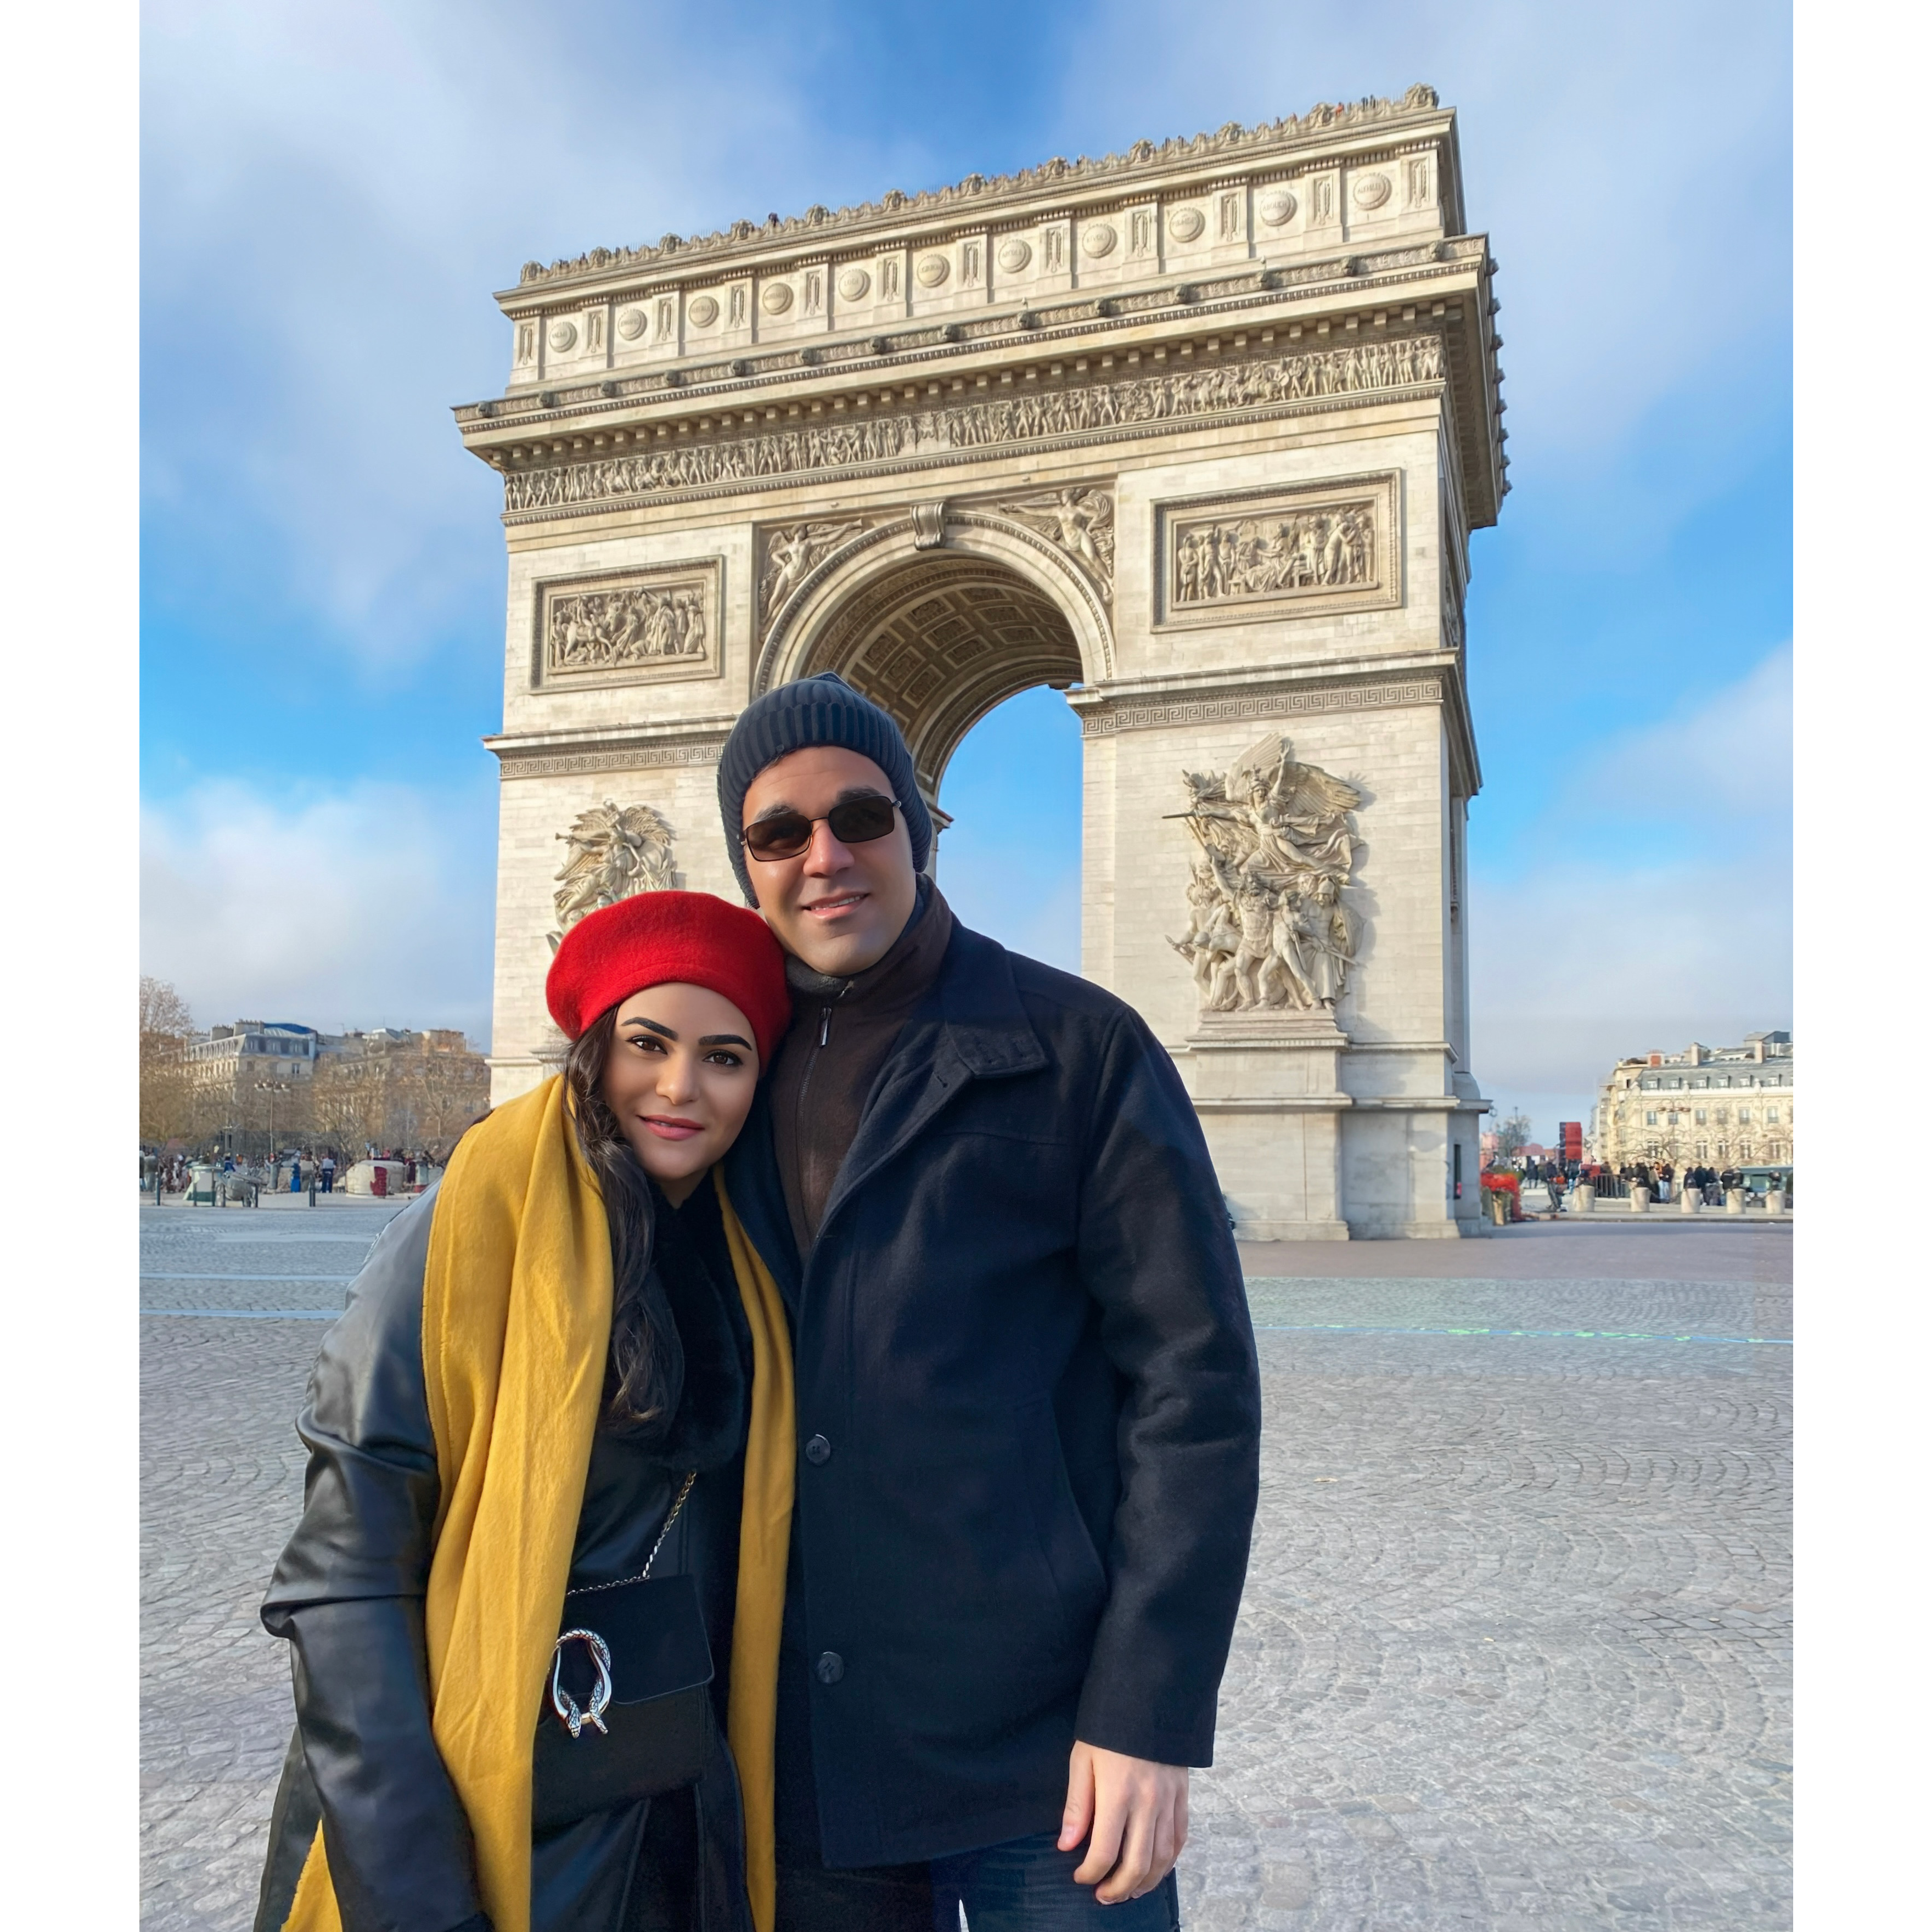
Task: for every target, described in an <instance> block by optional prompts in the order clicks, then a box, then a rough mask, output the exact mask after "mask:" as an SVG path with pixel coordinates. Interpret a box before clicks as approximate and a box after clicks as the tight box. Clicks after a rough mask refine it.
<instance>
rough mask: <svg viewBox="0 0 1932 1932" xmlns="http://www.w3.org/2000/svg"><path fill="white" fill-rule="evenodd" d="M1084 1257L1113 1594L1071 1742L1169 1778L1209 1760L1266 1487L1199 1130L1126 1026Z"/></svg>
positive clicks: (1221, 1217)
mask: <svg viewBox="0 0 1932 1932" xmlns="http://www.w3.org/2000/svg"><path fill="white" fill-rule="evenodd" d="M1079 1268H1080V1272H1081V1276H1082V1281H1083V1283H1084V1285H1085V1288H1086V1289H1087V1292H1088V1294H1089V1295H1091V1297H1092V1298H1093V1300H1094V1301H1095V1302H1096V1303H1097V1304H1098V1305H1099V1307H1100V1334H1101V1341H1102V1346H1103V1348H1104V1349H1105V1350H1106V1354H1107V1356H1108V1358H1109V1360H1110V1361H1112V1364H1113V1366H1114V1369H1115V1373H1117V1374H1118V1376H1120V1378H1121V1385H1122V1387H1121V1409H1120V1415H1119V1424H1118V1433H1117V1442H1118V1455H1119V1467H1120V1475H1121V1494H1120V1499H1119V1502H1118V1505H1117V1507H1116V1508H1115V1514H1114V1522H1113V1531H1112V1539H1111V1547H1110V1548H1109V1551H1108V1553H1107V1568H1108V1573H1109V1578H1110V1580H1111V1587H1110V1589H1109V1596H1108V1601H1107V1606H1106V1610H1104V1611H1103V1613H1102V1616H1101V1619H1100V1627H1099V1629H1098V1631H1097V1633H1096V1634H1095V1638H1094V1650H1093V1655H1092V1660H1091V1663H1090V1664H1089V1665H1088V1673H1087V1677H1086V1680H1085V1684H1084V1685H1083V1686H1082V1691H1081V1698H1080V1708H1079V1715H1078V1718H1077V1719H1076V1726H1075V1730H1076V1736H1079V1738H1081V1739H1083V1740H1084V1741H1085V1742H1087V1743H1089V1744H1092V1745H1099V1746H1100V1747H1101V1748H1103V1749H1104V1750H1108V1751H1124V1752H1126V1753H1127V1754H1130V1755H1131V1756H1133V1757H1142V1758H1151V1759H1152V1760H1155V1761H1156V1762H1157V1763H1163V1764H1183V1765H1206V1764H1210V1763H1213V1761H1214V1712H1215V1701H1216V1698H1217V1695H1218V1694H1219V1691H1220V1682H1221V1673H1222V1672H1223V1670H1224V1669H1225V1667H1226V1664H1227V1660H1228V1648H1229V1643H1230V1642H1231V1641H1232V1637H1233V1634H1234V1627H1235V1613H1236V1612H1237V1611H1238V1610H1239V1608H1240V1607H1241V1586H1242V1584H1243V1582H1244V1580H1245V1578H1246V1576H1247V1562H1248V1544H1249V1538H1250V1535H1251V1533H1252V1532H1253V1526H1254V1516H1255V1505H1256V1496H1257V1493H1258V1490H1259V1481H1260V1459H1261V1379H1260V1375H1259V1370H1258V1367H1257V1365H1256V1359H1255V1340H1254V1330H1253V1325H1252V1324H1251V1323H1250V1319H1249V1316H1248V1305H1247V1289H1246V1288H1245V1286H1244V1284H1243V1282H1242V1280H1241V1262H1240V1258H1239V1256H1238V1255H1237V1253H1236V1252H1235V1243H1234V1238H1233V1236H1232V1235H1231V1234H1230V1233H1229V1229H1228V1223H1227V1216H1226V1210H1225V1208H1223V1204H1222V1198H1221V1190H1220V1184H1219V1182H1218V1181H1217V1179H1216V1178H1215V1174H1214V1164H1213V1163H1212V1162H1211V1160H1210V1159H1209V1157H1208V1146H1207V1142H1206V1141H1205V1139H1204V1138H1203V1137H1202V1132H1201V1127H1200V1123H1199V1121H1198V1119H1197V1118H1196V1115H1195V1112H1194V1109H1193V1106H1192V1104H1191V1103H1190V1101H1189V1100H1188V1097H1187V1091H1186V1090H1185V1088H1183V1086H1182V1085H1181V1078H1180V1076H1179V1074H1178V1073H1177V1072H1176V1071H1175V1067H1174V1063H1173V1061H1172V1060H1171V1059H1170V1058H1169V1056H1168V1055H1167V1054H1166V1052H1164V1051H1163V1049H1162V1048H1161V1046H1160V1043H1159V1042H1158V1041H1157V1040H1155V1039H1154V1037H1153V1035H1152V1034H1150V1033H1149V1032H1148V1030H1147V1028H1146V1027H1145V1025H1144V1024H1143V1023H1142V1022H1141V1021H1140V1020H1139V1018H1138V1016H1134V1015H1132V1014H1128V1015H1125V1016H1122V1017H1121V1018H1120V1019H1118V1020H1117V1022H1115V1025H1114V1027H1113V1028H1112V1034H1111V1036H1110V1037H1109V1039H1108V1040H1107V1042H1106V1047H1105V1050H1104V1052H1103V1055H1102V1056H1101V1065H1100V1077H1099V1079H1098V1081H1097V1086H1096V1089H1095V1091H1094V1110H1093V1112H1092V1114H1091V1117H1090V1126H1089V1129H1088V1142H1087V1146H1086V1148H1085V1153H1084V1156H1083V1160H1082V1174H1081V1201H1080V1223H1079Z"/></svg>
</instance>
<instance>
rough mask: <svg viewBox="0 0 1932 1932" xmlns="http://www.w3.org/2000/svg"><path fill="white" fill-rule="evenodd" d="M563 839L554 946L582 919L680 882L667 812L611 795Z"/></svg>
mask: <svg viewBox="0 0 1932 1932" xmlns="http://www.w3.org/2000/svg"><path fill="white" fill-rule="evenodd" d="M674 836H675V835H674V834H673V832H672V830H671V829H670V824H669V823H668V822H667V820H666V819H665V817H664V814H662V813H661V812H660V811H657V810H656V809H655V808H654V807H652V806H651V805H619V804H618V803H617V802H616V800H615V799H605V800H604V802H603V803H602V804H601V805H592V807H591V808H590V809H589V811H583V812H579V813H578V814H577V820H576V823H574V824H573V825H572V826H571V828H570V829H569V830H568V832H559V833H558V834H557V837H558V838H559V840H560V841H562V843H563V844H565V845H566V846H567V847H568V848H569V850H568V853H567V854H566V856H565V859H564V862H563V867H562V870H561V871H559V872H558V874H556V881H557V886H556V893H555V895H554V898H553V903H554V904H555V905H556V932H553V933H552V934H551V935H550V947H551V949H552V950H555V949H556V944H557V942H558V941H559V940H560V939H561V938H562V937H563V935H565V933H566V932H568V931H569V930H570V929H571V927H572V926H574V925H575V924H576V923H577V921H578V920H579V919H581V918H583V916H584V914H585V913H592V912H598V911H601V910H602V908H603V907H605V906H609V905H615V904H616V903H617V901H619V899H627V898H630V896H631V895H632V894H633V893H634V892H662V891H663V890H664V889H666V888H667V887H668V886H674V885H676V883H677V874H676V870H675V868H673V865H672V862H671V845H672V841H673V838H674Z"/></svg>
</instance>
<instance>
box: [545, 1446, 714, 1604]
mask: <svg viewBox="0 0 1932 1932" xmlns="http://www.w3.org/2000/svg"><path fill="white" fill-rule="evenodd" d="M696 1481H697V1471H696V1470H695V1469H693V1470H691V1471H690V1472H689V1473H688V1474H687V1475H686V1476H685V1479H684V1487H683V1488H682V1489H681V1490H679V1491H678V1493H677V1501H676V1502H674V1503H673V1504H672V1505H671V1506H670V1515H669V1516H667V1517H665V1518H664V1527H663V1529H661V1530H659V1531H658V1540H657V1541H656V1542H655V1543H654V1544H652V1545H651V1553H650V1554H649V1556H646V1558H645V1559H644V1567H643V1569H642V1570H640V1571H638V1573H637V1575H636V1576H634V1577H619V1579H618V1580H617V1581H616V1583H580V1584H579V1585H578V1586H577V1588H576V1589H574V1590H566V1591H565V1592H564V1595H565V1596H566V1597H588V1596H591V1595H594V1594H595V1592H598V1591H599V1590H621V1589H623V1588H624V1586H625V1585H626V1584H628V1583H643V1582H644V1581H645V1580H646V1578H647V1577H649V1575H650V1574H651V1565H652V1564H653V1563H655V1562H656V1561H657V1560H658V1551H659V1550H661V1549H662V1548H663V1547H664V1538H666V1537H667V1536H668V1535H670V1526H671V1525H672V1524H673V1523H675V1522H676V1520H677V1517H678V1512H679V1511H680V1510H681V1509H682V1508H684V1499H685V1497H686V1496H689V1495H690V1493H691V1484H693V1483H694V1482H696Z"/></svg>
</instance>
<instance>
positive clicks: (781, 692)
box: [718, 670, 932, 905]
mask: <svg viewBox="0 0 1932 1932" xmlns="http://www.w3.org/2000/svg"><path fill="white" fill-rule="evenodd" d="M806 745H843V746H844V748H845V749H846V750H847V751H856V752H857V753H858V754H859V756H860V757H864V758H870V759H871V761H872V762H873V763H874V764H875V765H877V766H878V768H879V769H880V770H881V771H882V772H884V773H885V775H886V777H887V778H889V779H890V780H891V781H892V796H894V797H895V798H896V799H898V802H899V809H900V810H901V811H903V812H904V814H905V822H906V829H907V832H910V834H911V835H912V864H913V871H916V872H922V871H925V870H926V859H928V857H929V856H930V855H931V853H932V814H930V813H929V811H927V810H926V801H925V799H922V798H921V797H920V796H919V781H918V780H917V779H916V778H915V777H914V776H913V769H912V754H911V752H910V751H908V750H907V748H906V741H905V739H904V736H903V735H902V734H901V732H900V730H899V727H898V725H897V724H895V723H894V722H893V721H892V716H891V714H890V713H889V712H886V711H883V710H881V709H880V707H879V706H877V705H876V704H874V703H873V702H872V700H871V699H870V698H869V697H861V696H860V695H859V693H858V692H857V691H854V690H853V688H852V687H851V686H850V685H849V684H847V682H845V680H844V679H843V678H842V677H841V676H839V675H838V673H837V672H836V671H835V670H822V671H820V673H818V675H817V676H816V677H802V678H800V679H798V681H797V682H796V683H794V684H781V685H779V686H778V688H777V690H775V691H766V693H765V694H764V696H763V697H760V698H754V700H752V702H751V703H749V704H748V705H747V706H745V709H744V710H743V712H742V713H741V714H740V715H739V719H738V721H737V723H736V724H734V725H733V726H732V727H731V735H730V737H728V738H727V739H725V741H724V751H723V752H722V753H721V754H720V756H719V757H718V809H719V811H721V812H722V813H723V814H724V849H725V850H726V851H727V852H728V853H730V855H731V869H732V870H733V871H734V872H736V874H737V875H738V883H739V885H741V886H743V888H744V889H745V903H746V904H748V905H756V904H757V902H758V895H757V893H756V892H754V890H753V889H752V888H751V874H750V872H749V871H747V870H746V868H745V848H744V847H743V845H742V844H741V843H740V842H739V832H740V830H741V829H742V827H743V825H744V814H745V793H746V792H748V790H751V781H752V780H753V779H754V778H756V777H757V775H758V774H759V773H760V772H761V771H763V769H764V768H765V767H766V766H767V765H769V764H771V763H774V762H775V760H778V759H779V758H782V757H784V756H785V755H786V754H787V753H789V752H792V751H802V750H804V748H805V746H806Z"/></svg>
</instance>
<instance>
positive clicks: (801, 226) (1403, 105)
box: [517, 84, 1441, 290]
mask: <svg viewBox="0 0 1932 1932" xmlns="http://www.w3.org/2000/svg"><path fill="white" fill-rule="evenodd" d="M1440 107H1441V103H1440V101H1439V98H1438V96H1437V95H1436V90H1435V89H1434V88H1433V87H1430V86H1424V85H1421V84H1418V86H1414V87H1412V88H1410V89H1409V91H1408V92H1406V94H1405V95H1403V97H1402V98H1401V99H1400V101H1388V100H1382V99H1379V98H1373V97H1371V98H1364V99H1363V100H1361V101H1351V102H1349V103H1348V104H1346V105H1331V104H1328V103H1325V102H1323V103H1318V104H1316V106H1315V107H1311V108H1310V110H1308V112H1307V113H1306V114H1304V115H1292V114H1290V115H1285V116H1284V117H1283V118H1282V119H1280V120H1279V121H1263V122H1262V123H1260V124H1258V125H1257V126H1256V127H1243V126H1242V125H1241V123H1240V122H1239V121H1229V123H1228V124H1226V126H1225V127H1223V128H1221V129H1220V130H1219V132H1217V133H1213V134H1207V133H1202V134H1196V136H1194V137H1193V139H1191V140H1187V139H1179V138H1176V139H1172V140H1169V141H1163V142H1161V143H1160V145H1159V146H1158V147H1157V146H1156V145H1154V142H1151V141H1137V142H1135V144H1134V145H1133V146H1132V147H1131V148H1129V149H1128V150H1127V152H1126V153H1125V154H1107V155H1105V156H1103V157H1101V158H1100V159H1099V160H1088V159H1085V158H1084V157H1083V158H1082V159H1081V160H1076V161H1067V160H1060V159H1058V158H1055V160H1049V161H1046V162H1044V163H1042V164H1041V165H1040V166H1038V167H1035V168H1023V169H1021V170H1020V171H1019V172H1018V173H1016V174H1010V175H998V176H997V177H995V178H994V179H992V180H991V181H989V180H987V179H986V178H985V177H984V176H983V175H977V174H975V175H968V176H967V177H966V178H965V180H964V181H958V182H956V183H954V184H953V185H952V186H951V187H943V188H938V189H935V190H928V191H926V192H924V193H919V194H913V195H908V194H904V193H901V192H900V191H899V190H898V189H896V188H895V189H893V190H891V191H890V192H889V193H886V194H885V195H883V196H881V197H880V199H878V200H877V201H868V202H862V203H861V204H860V205H858V206H857V207H853V208H840V209H838V211H836V212H834V211H832V210H831V209H830V208H825V207H823V206H814V207H811V208H807V209H806V210H805V213H804V214H802V215H793V216H790V217H787V219H785V220H779V219H778V217H776V216H775V215H774V216H773V217H771V219H770V220H767V221H766V222H764V223H762V224H760V223H754V222H750V221H734V222H733V223H732V224H731V225H730V227H729V228H727V229H719V230H718V231H716V232H715V233H712V234H709V235H705V236H695V237H692V238H690V239H686V238H685V237H684V236H678V235H666V236H664V237H663V238H662V239H661V240H660V241H659V242H658V244H657V245H656V246H655V248H652V247H651V246H649V245H639V246H638V247H637V248H593V249H592V250H590V251H589V253H588V254H583V255H577V256H574V257H569V258H568V259H566V260H559V261H556V262H553V263H550V266H548V267H547V268H546V267H545V266H544V265H543V264H542V263H540V262H526V263H524V264H523V272H522V273H521V275H520V276H519V277H518V278H517V287H518V289H519V290H527V289H530V288H532V287H541V286H543V285H545V284H557V283H567V282H576V281H584V280H587V279H589V278H592V277H595V276H599V275H610V274H613V273H621V272H623V271H625V270H626V269H642V268H649V267H655V266H658V265H659V264H661V263H673V262H674V263H677V264H678V265H679V266H682V263H684V262H685V260H689V259H691V258H693V257H696V258H698V260H700V261H701V262H702V263H703V265H704V266H706V267H708V266H710V265H711V263H714V262H715V261H718V260H720V259H724V260H730V259H732V258H734V257H739V256H742V255H745V254H750V253H751V252H753V251H755V250H757V249H758V248H769V246H771V245H772V244H773V243H774V242H777V243H784V242H796V243H797V244H799V245H800V246H802V247H807V248H829V247H830V246H832V245H833V242H834V239H835V237H836V236H838V235H839V234H841V233H849V232H850V231H851V230H853V229H865V228H867V227H872V226H879V225H880V224H881V223H903V222H904V221H906V220H908V219H916V218H917V217H919V216H921V215H924V214H959V213H962V212H965V211H971V212H973V213H974V214H979V213H980V212H982V211H984V212H986V213H989V214H990V213H991V211H992V209H991V207H990V206H989V204H994V203H997V202H999V201H1000V200H1001V199H1013V198H1015V197H1017V196H1022V195H1025V194H1033V193H1043V192H1046V191H1049V190H1055V189H1058V188H1062V187H1066V188H1078V187H1086V186H1088V185H1089V184H1096V183H1098V184H1104V185H1112V184H1114V183H1115V182H1121V183H1131V182H1132V181H1134V180H1136V179H1137V178H1140V177H1142V176H1144V175H1148V174H1150V173H1152V172H1155V171H1156V170H1157V169H1161V168H1163V167H1169V168H1171V167H1175V166H1186V165H1187V164H1188V163H1193V162H1212V161H1216V160H1223V159H1225V160H1229V161H1231V162H1237V163H1238V162H1241V161H1244V160H1249V159H1250V158H1252V157H1255V156H1256V155H1257V154H1262V153H1265V152H1266V151H1268V149H1270V148H1276V147H1286V146H1288V145H1292V144H1293V143H1295V142H1301V141H1307V140H1310V139H1313V138H1315V137H1317V136H1322V135H1328V134H1334V133H1339V132H1346V131H1348V130H1352V129H1356V128H1362V127H1373V126H1379V125H1381V124H1384V123H1386V122H1388V121H1399V120H1403V119H1406V118H1410V117H1412V116H1414V115H1424V114H1433V113H1438V112H1439V110H1440Z"/></svg>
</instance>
